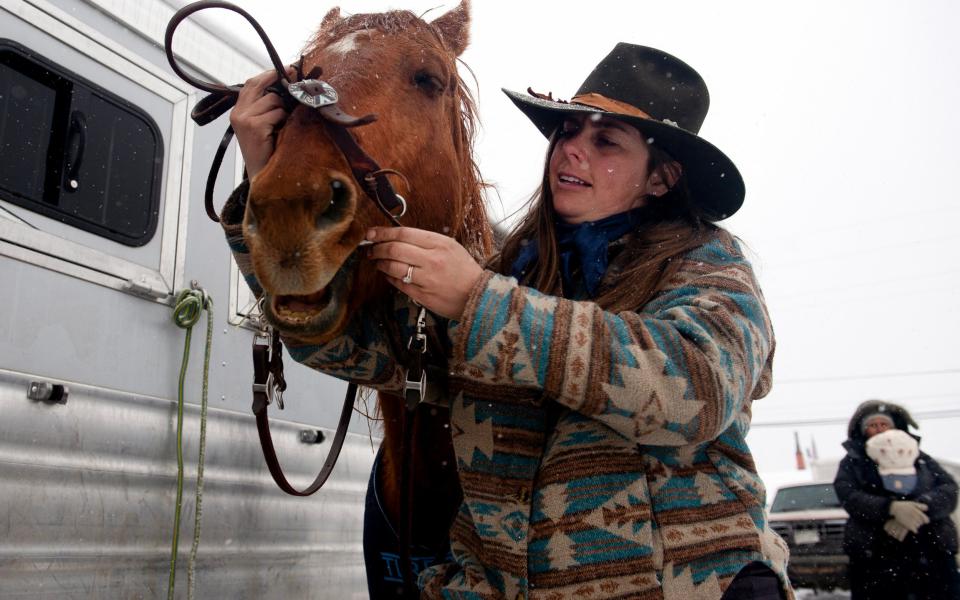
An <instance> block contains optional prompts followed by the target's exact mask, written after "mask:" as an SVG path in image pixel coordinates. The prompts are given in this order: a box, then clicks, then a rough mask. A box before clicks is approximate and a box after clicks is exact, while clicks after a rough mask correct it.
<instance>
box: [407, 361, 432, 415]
mask: <svg viewBox="0 0 960 600" xmlns="http://www.w3.org/2000/svg"><path fill="white" fill-rule="evenodd" d="M405 379H406V381H405V382H404V384H403V397H404V399H406V401H407V410H413V409H414V408H416V407H417V405H418V404H420V403H421V402H423V399H424V398H426V397H427V370H426V369H421V370H420V380H419V381H417V380H416V379H410V370H409V369H408V370H407V375H406V377H405ZM410 392H416V396H415V397H411V394H410Z"/></svg>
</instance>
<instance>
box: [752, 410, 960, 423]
mask: <svg viewBox="0 0 960 600" xmlns="http://www.w3.org/2000/svg"><path fill="white" fill-rule="evenodd" d="M910 414H911V416H913V417H914V418H915V419H954V418H957V417H960V409H950V410H930V411H926V412H911V413H910ZM849 422H850V417H849V416H846V417H823V418H821V419H796V420H783V421H760V422H756V421H754V422H753V423H751V424H750V427H787V426H789V427H793V426H796V425H833V424H835V423H849Z"/></svg>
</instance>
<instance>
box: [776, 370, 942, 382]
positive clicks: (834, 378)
mask: <svg viewBox="0 0 960 600" xmlns="http://www.w3.org/2000/svg"><path fill="white" fill-rule="evenodd" d="M958 373H960V369H941V370H936V371H904V372H901V373H871V374H869V375H836V376H832V377H796V378H792V379H791V378H787V379H774V381H773V383H774V385H788V384H793V383H820V382H826V381H858V380H864V379H890V378H891V377H924V376H929V375H956V374H958Z"/></svg>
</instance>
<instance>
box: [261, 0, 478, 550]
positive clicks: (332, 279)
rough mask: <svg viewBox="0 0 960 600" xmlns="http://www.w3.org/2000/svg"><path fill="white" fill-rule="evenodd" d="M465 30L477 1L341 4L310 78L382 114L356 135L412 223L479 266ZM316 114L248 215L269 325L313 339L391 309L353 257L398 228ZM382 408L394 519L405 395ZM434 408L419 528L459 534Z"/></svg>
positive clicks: (420, 469) (418, 498)
mask: <svg viewBox="0 0 960 600" xmlns="http://www.w3.org/2000/svg"><path fill="white" fill-rule="evenodd" d="M468 24H469V2H468V0H463V2H462V3H461V4H460V5H459V6H458V7H457V8H456V9H454V10H452V11H450V12H448V13H446V14H444V15H442V16H440V17H439V18H437V19H436V20H434V21H432V22H426V21H424V20H422V19H421V18H418V17H417V16H415V15H414V14H412V13H410V12H407V11H392V12H387V13H382V14H358V15H352V16H349V17H343V16H341V15H340V11H339V9H337V8H334V9H333V10H331V11H330V12H329V13H328V14H327V15H326V16H325V17H324V19H323V22H322V25H321V27H320V30H319V31H318V32H317V34H316V35H315V36H314V38H313V40H312V41H311V42H310V43H309V44H308V46H307V49H306V51H305V53H304V61H303V70H304V71H305V72H308V71H310V70H311V69H313V68H314V67H317V66H319V67H320V68H322V70H323V75H322V79H324V80H326V81H327V82H328V83H330V84H331V85H332V86H333V87H334V88H335V89H336V90H337V91H338V93H339V95H340V106H341V107H342V108H343V110H344V111H345V112H348V113H350V114H354V115H365V114H368V113H374V114H376V115H377V120H376V121H375V122H373V123H371V124H368V125H364V126H361V127H356V128H354V129H352V130H351V131H352V133H353V134H354V136H355V138H356V140H357V142H358V143H359V145H360V146H361V147H362V148H363V149H364V150H365V151H366V152H367V153H368V154H370V156H371V157H372V158H373V159H374V160H376V161H377V162H378V163H379V164H380V165H381V166H383V167H385V168H389V169H393V170H396V171H398V172H400V173H402V174H403V175H404V178H403V179H401V178H396V179H394V185H395V186H397V188H398V189H397V191H398V192H399V193H400V194H401V195H403V196H404V197H405V198H407V199H409V200H408V203H409V209H408V212H407V214H406V215H405V216H404V217H403V218H402V222H403V224H404V225H406V226H410V227H418V228H422V229H428V230H432V231H437V232H444V233H447V234H449V235H451V236H452V237H454V238H455V239H456V240H458V241H459V242H460V243H461V244H463V245H464V246H465V247H466V248H467V249H468V250H470V251H471V252H472V253H473V254H474V255H475V256H476V257H477V258H478V259H479V258H482V257H484V256H486V255H487V253H488V252H489V250H490V246H491V241H490V240H491V236H490V227H489V224H488V221H487V217H486V213H485V209H484V205H483V201H482V196H481V180H480V177H479V173H478V171H477V167H476V164H475V162H474V161H473V158H472V155H471V150H472V141H473V139H472V138H473V127H474V118H475V112H474V105H473V101H472V98H471V96H470V94H469V92H468V91H467V90H466V88H465V86H464V84H463V82H462V80H461V79H460V77H459V76H458V74H457V68H456V60H457V57H458V56H459V55H460V53H461V52H463V50H464V48H465V47H466V45H467V28H468ZM320 119H321V117H320V116H319V115H318V114H317V113H316V111H315V110H312V109H310V108H308V107H303V106H301V107H298V108H296V109H295V110H294V111H293V112H292V113H291V115H290V116H289V118H288V119H287V122H286V125H285V126H284V127H283V129H282V130H281V131H280V133H279V135H278V137H277V143H276V151H275V153H274V154H273V156H272V158H271V159H270V162H269V163H268V164H267V166H266V167H265V168H264V169H263V170H262V171H261V172H260V173H259V174H258V175H257V176H256V178H255V179H254V180H253V181H252V182H251V188H250V194H249V198H248V204H247V211H246V215H245V218H244V237H245V240H246V242H247V245H248V247H249V249H250V255H251V259H252V263H253V268H254V271H255V273H256V275H257V278H258V280H259V281H260V283H261V285H262V286H263V289H264V292H265V294H266V302H265V303H264V307H265V309H264V312H265V314H266V316H267V318H268V320H269V321H271V322H272V323H273V324H274V325H275V326H277V327H278V328H279V329H281V330H282V331H286V332H293V335H294V336H295V337H296V338H297V339H298V340H301V341H305V342H315V343H323V342H326V341H329V340H331V339H333V338H335V337H337V336H338V335H339V334H341V333H342V332H343V330H344V328H345V326H346V324H347V323H348V322H349V320H350V319H351V317H352V316H353V315H355V314H357V311H358V310H360V309H361V308H370V307H373V306H374V305H376V304H381V305H386V306H390V305H392V302H393V299H392V294H394V293H398V292H396V291H395V290H394V289H393V288H392V287H391V286H390V285H389V284H388V283H386V281H385V280H384V279H383V277H382V275H381V274H380V273H379V272H377V271H376V270H375V269H374V268H373V267H372V265H371V264H369V262H368V261H364V260H351V257H353V256H354V255H355V253H356V252H357V245H358V243H359V242H360V241H361V240H362V239H363V237H364V234H365V232H366V230H367V228H369V227H371V226H375V225H388V224H389V223H388V221H387V219H386V218H385V217H384V216H383V215H382V214H381V213H380V212H379V211H378V209H377V208H376V206H375V204H374V203H373V202H372V201H371V200H370V199H369V198H367V197H366V196H365V193H364V191H363V189H362V188H361V187H360V186H359V185H358V183H357V182H356V181H355V180H354V178H353V177H352V176H351V174H350V173H351V171H350V167H349V164H348V163H347V162H346V160H345V159H344V157H343V156H342V154H341V152H340V151H339V150H338V148H337V146H336V145H335V144H334V143H333V142H332V141H331V139H330V138H329V137H328V136H327V133H326V131H325V129H324V127H323V124H322V123H321V121H320ZM379 408H380V411H381V414H382V416H383V422H384V431H383V433H384V441H383V448H382V451H383V454H382V465H381V471H380V474H381V485H382V490H383V500H384V503H385V505H386V509H387V512H388V514H389V516H390V518H391V520H393V522H394V523H397V522H398V520H397V519H398V517H399V506H400V489H399V481H400V469H401V468H402V465H401V464H400V462H401V461H400V457H401V443H402V440H401V433H400V432H401V431H402V427H403V420H404V419H405V409H404V404H403V400H402V399H401V398H399V397H392V396H387V395H384V394H381V395H380V398H379ZM431 413H432V416H433V418H427V419H425V420H422V421H419V422H418V425H417V428H416V430H415V432H414V436H415V438H414V456H415V457H416V458H415V461H416V462H415V469H414V473H415V475H414V489H415V497H414V501H413V506H414V511H415V512H414V514H413V528H414V531H415V532H418V533H421V532H422V531H423V530H424V529H428V528H429V527H431V526H433V527H436V526H437V524H442V523H446V524H447V525H449V522H450V521H452V518H453V513H454V512H455V510H456V506H455V505H451V498H455V497H458V496H459V487H458V483H457V480H456V470H455V465H456V463H455V460H454V457H453V452H452V445H451V442H450V435H449V430H448V429H446V428H445V427H444V426H443V424H444V423H443V422H444V420H445V418H444V415H443V411H440V414H439V415H438V413H437V411H436V410H434V411H429V412H427V413H426V414H428V415H430V414H431ZM418 448H419V449H422V451H417V449H418ZM440 529H441V531H440V534H442V535H444V536H445V535H446V531H445V526H444V527H441V528H440Z"/></svg>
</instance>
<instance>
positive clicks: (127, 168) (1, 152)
mask: <svg viewBox="0 0 960 600" xmlns="http://www.w3.org/2000/svg"><path fill="white" fill-rule="evenodd" d="M162 166H163V142H162V139H161V137H160V133H159V130H158V128H157V126H156V124H155V123H154V121H153V119H151V118H150V116H149V115H147V114H146V113H145V112H143V111H142V110H140V109H139V108H137V107H134V106H132V105H130V104H129V103H128V102H126V101H124V100H123V99H122V98H119V97H118V96H115V95H114V94H111V93H110V92H108V91H106V90H105V89H103V88H101V87H99V86H96V85H94V84H92V83H90V82H88V81H86V80H85V79H83V78H81V77H79V76H77V75H75V74H73V73H71V72H70V71H67V70H65V69H62V68H60V67H59V66H56V65H53V64H52V63H50V62H48V61H47V60H45V59H43V58H42V57H39V56H36V55H35V54H33V53H32V52H31V51H30V50H28V49H26V48H23V47H22V46H19V45H18V44H16V43H14V42H10V41H7V40H0V197H2V198H3V199H4V200H7V201H10V202H12V203H14V204H17V205H20V206H23V207H24V208H28V209H30V210H33V211H35V212H39V213H42V214H44V215H47V216H50V217H53V218H56V219H59V220H61V221H63V222H65V223H69V224H71V225H74V226H76V227H79V228H81V229H84V230H86V231H90V232H93V233H96V234H98V235H101V236H103V237H106V238H108V239H111V240H114V241H117V242H120V243H123V244H127V245H129V246H141V245H143V244H145V243H147V242H148V241H149V240H150V238H151V237H153V234H154V232H155V231H156V228H157V216H158V211H159V206H160V176H161V171H162Z"/></svg>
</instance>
